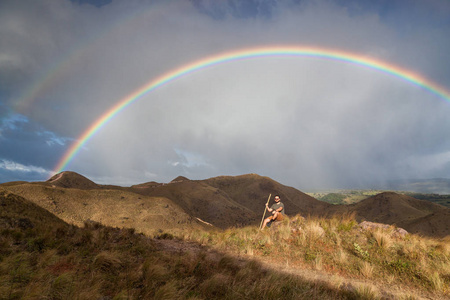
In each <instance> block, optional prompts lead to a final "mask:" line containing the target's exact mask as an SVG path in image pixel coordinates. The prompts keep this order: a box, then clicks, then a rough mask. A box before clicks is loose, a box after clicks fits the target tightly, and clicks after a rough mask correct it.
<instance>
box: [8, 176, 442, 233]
mask: <svg viewBox="0 0 450 300" xmlns="http://www.w3.org/2000/svg"><path fill="white" fill-rule="evenodd" d="M0 188H2V189H5V190H8V191H10V192H11V193H16V194H18V195H19V196H22V197H24V198H26V199H29V200H31V201H32V202H34V203H36V204H38V205H40V206H42V207H44V208H45V209H47V210H49V211H50V212H53V213H55V214H56V215H57V216H58V217H61V218H62V219H63V220H65V221H68V222H73V223H76V224H80V223H82V222H83V220H86V219H88V218H89V219H94V220H96V221H99V222H103V223H105V220H106V223H105V224H106V225H110V226H128V227H133V226H134V227H136V228H137V229H138V230H141V231H147V232H149V231H150V229H151V230H163V229H167V228H173V229H175V228H183V229H187V228H191V227H192V228H199V227H201V226H202V225H201V224H199V223H203V222H206V223H209V224H212V225H213V226H215V227H218V228H222V229H226V228H229V227H236V226H246V225H259V222H260V221H261V216H262V215H263V212H264V210H265V209H264V205H265V203H266V202H267V198H268V195H269V194H271V201H272V200H273V198H274V196H275V194H278V195H280V197H281V199H282V202H283V203H284V204H285V206H286V213H287V215H289V216H295V215H302V216H304V217H306V216H318V217H323V216H332V215H336V214H341V215H343V214H352V213H353V214H355V217H356V219H357V220H358V221H362V220H367V221H371V222H378V223H384V224H389V225H395V226H400V227H402V228H404V229H406V230H407V231H409V232H412V233H418V234H424V235H433V236H439V237H443V236H446V235H449V234H450V228H449V227H450V224H449V222H450V218H447V217H448V215H449V214H450V209H448V208H446V207H444V206H441V205H439V204H434V203H432V202H429V201H425V200H418V199H415V198H412V197H409V196H406V195H400V194H397V193H394V192H383V193H380V194H377V195H375V196H372V197H369V198H367V199H365V200H362V201H360V202H358V203H354V204H350V205H332V204H329V203H326V202H323V201H319V200H317V199H315V198H313V197H311V196H309V195H307V194H305V193H303V192H301V191H299V190H297V189H295V188H293V187H289V186H285V185H283V184H281V183H279V182H277V181H275V180H273V179H271V178H269V177H265V176H260V175H257V174H244V175H238V176H217V177H212V178H209V179H204V180H190V179H188V178H186V177H183V176H179V177H177V178H175V179H174V180H172V181H171V182H169V183H157V182H154V181H153V182H147V183H142V184H137V185H132V186H130V187H118V186H111V185H99V184H96V183H95V182H93V181H91V180H89V179H88V178H86V177H84V176H82V175H80V174H77V173H75V172H62V173H59V174H56V175H55V176H53V177H52V178H51V179H50V180H48V181H47V182H40V183H39V182H34V183H23V182H17V183H14V184H11V183H5V184H0ZM103 202H104V203H103ZM272 203H273V202H271V203H270V205H271V204H272ZM139 207H142V209H140V208H139ZM168 208H169V209H168ZM144 215H145V216H144ZM266 216H267V215H266ZM198 220H201V222H200V221H198ZM204 224H205V223H203V226H204Z"/></svg>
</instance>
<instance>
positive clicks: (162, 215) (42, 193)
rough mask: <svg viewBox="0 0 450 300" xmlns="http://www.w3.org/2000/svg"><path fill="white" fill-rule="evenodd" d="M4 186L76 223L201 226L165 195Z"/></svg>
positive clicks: (150, 229) (144, 228)
mask: <svg viewBox="0 0 450 300" xmlns="http://www.w3.org/2000/svg"><path fill="white" fill-rule="evenodd" d="M0 189H1V187H0ZM3 189H5V190H8V191H9V192H11V193H14V194H17V195H19V196H22V197H24V198H26V199H27V200H30V201H31V202H33V203H35V204H37V205H39V206H40V207H43V208H45V209H46V210H48V211H50V212H51V213H53V214H55V215H57V216H58V217H59V218H61V219H62V220H64V221H66V222H68V223H70V224H74V225H77V226H82V225H83V224H84V222H85V221H87V220H92V221H96V222H100V223H102V224H105V225H108V226H115V227H127V228H135V229H136V230H137V231H138V232H143V233H146V234H153V233H154V232H155V231H158V230H162V229H164V230H166V229H176V228H186V229H189V228H190V229H193V228H203V227H204V226H203V225H202V224H201V223H200V222H198V221H197V220H196V219H195V218H193V217H191V216H190V215H188V214H186V212H185V211H184V210H183V209H181V208H180V207H179V206H178V205H176V204H175V203H173V202H172V201H171V200H169V199H167V198H164V197H148V196H143V195H139V194H136V193H132V192H128V191H123V190H108V189H93V190H85V189H82V190H81V189H73V188H60V187H52V186H49V185H48V184H46V183H44V184H36V183H35V184H30V183H25V184H16V185H13V186H3Z"/></svg>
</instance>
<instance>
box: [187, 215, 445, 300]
mask: <svg viewBox="0 0 450 300" xmlns="http://www.w3.org/2000/svg"><path fill="white" fill-rule="evenodd" d="M375 225H376V224H375ZM273 227H274V228H270V229H267V230H264V231H262V232H261V231H259V230H258V228H256V227H246V228H240V229H230V230H226V231H223V232H209V233H204V232H191V233H190V234H189V235H187V236H185V238H187V239H190V240H196V241H198V242H200V243H203V244H207V245H211V246H212V247H214V248H215V249H218V250H219V251H227V252H232V253H234V254H235V255H241V256H245V257H255V258H257V259H258V260H259V261H261V262H263V263H264V264H267V265H268V266H274V267H275V268H277V269H278V270H284V271H285V272H287V273H289V274H297V275H298V274H300V275H302V276H307V277H309V276H314V278H318V279H320V280H325V281H327V282H332V284H333V285H334V286H335V287H337V288H338V289H340V290H345V289H346V288H349V287H350V290H353V291H354V292H356V293H358V296H356V297H355V299H392V298H395V299H421V298H426V299H448V297H450V289H449V286H450V239H449V237H447V238H445V239H442V240H437V239H431V238H425V237H420V236H416V235H410V234H405V235H403V234H402V233H401V231H398V230H397V229H396V228H395V227H392V226H391V227H389V226H380V227H379V228H365V227H363V226H362V224H361V225H358V223H357V222H356V220H355V219H354V218H353V217H351V216H350V217H344V218H337V217H334V218H330V219H324V218H307V219H304V218H302V217H295V218H291V219H289V220H286V221H283V222H282V223H280V224H278V225H277V226H273Z"/></svg>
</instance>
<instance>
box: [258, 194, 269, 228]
mask: <svg viewBox="0 0 450 300" xmlns="http://www.w3.org/2000/svg"><path fill="white" fill-rule="evenodd" d="M270 196H272V194H269V198H268V199H267V204H269V201H270ZM266 210H267V206H266V207H265V208H264V214H263V217H262V220H261V224H260V225H259V230H261V227H262V223H263V221H264V217H265V216H266Z"/></svg>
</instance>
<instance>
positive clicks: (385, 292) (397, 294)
mask: <svg viewBox="0 0 450 300" xmlns="http://www.w3.org/2000/svg"><path fill="white" fill-rule="evenodd" d="M153 241H154V242H155V245H156V247H157V248H158V249H160V250H161V251H166V252H175V253H186V252H190V253H200V252H203V253H206V255H207V258H208V259H210V260H212V261H219V260H220V259H221V258H222V257H223V256H224V255H225V254H226V255H231V256H233V257H235V258H236V263H237V264H238V265H240V264H242V266H244V265H245V263H246V262H248V261H249V260H256V261H258V262H260V263H261V264H262V266H263V268H265V269H267V270H276V271H277V272H284V273H288V274H292V275H296V276H299V277H300V278H302V279H303V280H305V281H309V282H322V283H325V284H327V285H330V286H333V287H336V288H339V289H347V290H355V289H357V288H358V287H362V286H366V287H370V288H372V290H374V291H376V293H377V294H378V295H380V296H381V299H408V298H407V297H406V296H407V295H409V296H412V297H414V298H413V299H417V300H424V299H449V298H436V295H432V294H429V293H425V292H424V291H421V290H413V289H411V288H410V287H408V290H406V291H405V288H404V287H403V289H402V286H399V285H396V284H390V283H388V282H379V281H373V280H367V279H356V278H347V277H343V276H340V275H337V274H329V273H327V272H324V271H320V270H312V269H307V268H301V267H295V268H294V267H290V266H287V265H286V264H284V265H283V264H277V265H274V260H273V258H262V257H255V256H249V255H235V254H231V253H223V252H219V251H217V250H215V249H212V248H210V247H207V246H203V245H200V244H198V243H195V242H186V241H180V240H177V239H171V240H165V239H154V240H153Z"/></svg>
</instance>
